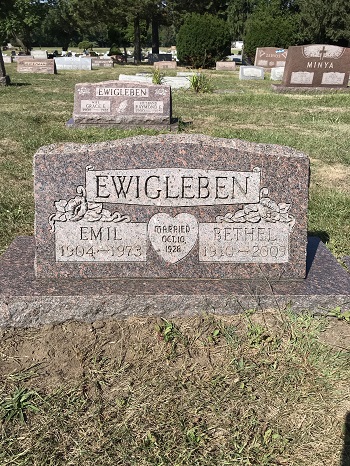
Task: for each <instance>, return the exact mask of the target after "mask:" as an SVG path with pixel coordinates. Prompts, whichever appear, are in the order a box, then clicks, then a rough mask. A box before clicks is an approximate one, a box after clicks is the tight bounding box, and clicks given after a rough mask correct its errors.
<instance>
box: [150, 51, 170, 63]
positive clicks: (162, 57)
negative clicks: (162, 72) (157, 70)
mask: <svg viewBox="0 0 350 466" xmlns="http://www.w3.org/2000/svg"><path fill="white" fill-rule="evenodd" d="M172 59H173V56H172V54H171V53H149V54H148V63H149V64H150V65H153V63H154V62H157V61H172Z"/></svg>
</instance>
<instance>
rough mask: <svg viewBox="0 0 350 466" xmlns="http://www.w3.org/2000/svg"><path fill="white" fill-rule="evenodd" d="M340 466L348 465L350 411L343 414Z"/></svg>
mask: <svg viewBox="0 0 350 466" xmlns="http://www.w3.org/2000/svg"><path fill="white" fill-rule="evenodd" d="M340 466H350V411H348V413H347V414H346V416H345V425H344V446H343V451H342V455H341V460H340Z"/></svg>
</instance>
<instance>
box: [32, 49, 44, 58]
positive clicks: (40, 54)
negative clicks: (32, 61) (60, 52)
mask: <svg viewBox="0 0 350 466" xmlns="http://www.w3.org/2000/svg"><path fill="white" fill-rule="evenodd" d="M30 55H31V56H32V57H33V58H39V59H46V58H47V51H46V50H32V51H31V52H30Z"/></svg>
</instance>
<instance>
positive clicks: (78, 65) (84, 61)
mask: <svg viewBox="0 0 350 466" xmlns="http://www.w3.org/2000/svg"><path fill="white" fill-rule="evenodd" d="M54 60H55V63H56V68H57V70H86V71H91V69H92V65H91V58H87V57H55V58H54Z"/></svg>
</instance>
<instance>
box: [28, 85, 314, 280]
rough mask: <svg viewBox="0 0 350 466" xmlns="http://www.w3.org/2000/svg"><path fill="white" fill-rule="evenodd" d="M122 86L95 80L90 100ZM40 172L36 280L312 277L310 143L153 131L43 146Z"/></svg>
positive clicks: (37, 169)
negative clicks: (302, 147) (297, 146)
mask: <svg viewBox="0 0 350 466" xmlns="http://www.w3.org/2000/svg"><path fill="white" fill-rule="evenodd" d="M85 86H86V85H82V84H80V85H78V87H77V89H78V90H79V89H82V88H83V87H85ZM112 88H113V87H112V85H111V84H109V83H108V84H106V83H104V84H101V83H100V84H99V85H96V84H95V85H91V93H89V95H87V94H85V95H82V96H81V98H80V99H79V101H78V102H79V105H78V107H79V109H80V108H81V105H82V102H84V101H86V99H89V97H90V99H91V101H93V99H94V98H95V96H96V93H99V94H98V96H99V98H101V99H102V96H101V94H100V90H101V89H112ZM115 89H119V90H118V92H119V93H124V94H125V93H126V92H127V93H130V92H131V90H130V88H127V87H125V88H123V90H122V91H121V90H120V88H115ZM142 89H144V88H142ZM133 92H134V93H136V92H141V88H140V89H139V90H136V89H134V91H133ZM151 92H153V91H152V89H149V93H151ZM92 93H93V94H94V96H92ZM90 94H91V95H90ZM103 95H104V97H103V98H104V99H106V101H108V102H111V104H112V102H113V100H112V99H109V100H107V97H106V93H105V92H104V94H103ZM126 97H128V96H125V95H123V96H122V99H126ZM90 99H89V102H90ZM83 105H84V108H85V106H86V103H85V102H84V103H83ZM100 105H102V104H100ZM34 173H35V175H34V176H35V188H34V190H35V212H36V215H35V234H36V266H35V267H36V274H37V277H41V278H45V277H80V278H82V277H86V278H89V277H99V278H107V277H108V278H113V277H119V278H120V277H124V278H137V277H139V278H140V277H143V278H146V277H147V278H202V279H207V278H212V279H218V278H221V279H224V278H226V279H232V278H246V279H247V278H251V277H254V276H255V277H256V276H259V277H261V276H264V277H267V278H277V277H278V278H284V279H287V278H304V277H305V274H306V244H307V202H308V176H309V160H308V157H307V156H306V155H304V154H303V153H301V152H297V151H295V150H293V149H290V148H287V147H282V146H274V145H263V144H254V143H248V142H244V141H240V140H228V139H217V138H211V137H208V136H202V135H186V136H182V135H162V136H155V137H145V136H142V137H135V138H129V139H122V140H118V141H112V142H106V143H99V144H91V145H76V144H60V145H57V146H48V147H43V148H41V149H40V150H39V151H38V152H37V153H36V155H35V169H34Z"/></svg>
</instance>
